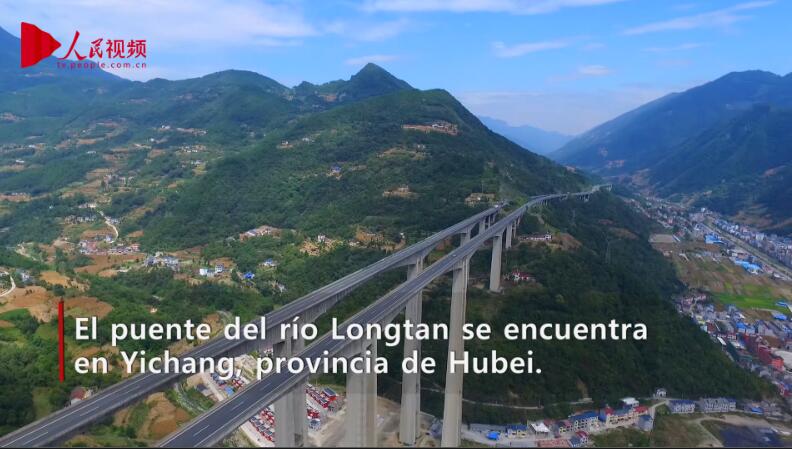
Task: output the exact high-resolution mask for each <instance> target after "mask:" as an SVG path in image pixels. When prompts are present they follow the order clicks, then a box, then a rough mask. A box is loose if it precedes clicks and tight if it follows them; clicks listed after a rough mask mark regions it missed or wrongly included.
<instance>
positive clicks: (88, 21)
mask: <svg viewBox="0 0 792 449" xmlns="http://www.w3.org/2000/svg"><path fill="white" fill-rule="evenodd" d="M20 20H25V21H28V22H32V23H35V24H36V25H38V26H40V27H41V28H42V29H44V30H46V31H49V32H51V33H52V34H53V35H54V36H56V38H58V39H59V40H61V41H62V42H63V41H65V40H67V39H71V37H72V36H73V34H74V31H75V30H79V31H80V34H81V35H83V36H85V37H91V38H94V37H105V38H111V37H112V38H124V39H127V38H137V39H147V40H148V42H149V46H150V47H151V48H152V49H153V48H155V47H171V48H173V47H176V48H178V47H184V48H187V49H189V47H192V46H208V45H218V46H221V45H229V44H238V45H251V44H252V45H260V46H280V45H294V44H295V43H297V42H299V39H300V38H305V37H310V36H315V35H317V34H318V31H317V30H316V28H315V27H314V26H313V25H311V24H310V23H309V22H308V21H307V20H306V19H305V17H304V16H303V14H302V11H300V9H299V8H297V7H296V6H295V5H294V4H291V3H280V2H279V3H272V2H270V3H266V2H261V1H256V0H232V1H223V0H202V1H200V2H196V1H188V0H137V1H135V2H128V1H122V0H101V1H100V0H76V1H72V2H61V1H54V0H30V1H26V2H7V3H3V4H0V25H2V26H3V27H4V28H6V29H10V30H17V29H19V21H20Z"/></svg>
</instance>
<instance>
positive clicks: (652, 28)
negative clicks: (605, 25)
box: [624, 0, 775, 35]
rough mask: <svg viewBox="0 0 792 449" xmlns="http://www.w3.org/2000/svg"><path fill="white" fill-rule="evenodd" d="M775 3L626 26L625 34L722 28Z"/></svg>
mask: <svg viewBox="0 0 792 449" xmlns="http://www.w3.org/2000/svg"><path fill="white" fill-rule="evenodd" d="M773 3H775V0H759V1H752V2H746V3H739V4H737V5H734V6H731V7H728V8H723V9H718V10H715V11H710V12H706V13H702V14H695V15H690V16H683V17H677V18H675V19H671V20H664V21H660V22H652V23H648V24H645V25H641V26H637V27H633V28H628V29H627V30H625V31H624V34H626V35H636V34H646V33H656V32H660V31H680V30H692V29H697V28H724V27H728V26H730V25H733V24H735V23H737V22H740V21H743V20H746V19H748V18H750V16H748V15H745V14H743V12H745V11H749V10H753V9H759V8H764V7H767V6H770V5H772V4H773Z"/></svg>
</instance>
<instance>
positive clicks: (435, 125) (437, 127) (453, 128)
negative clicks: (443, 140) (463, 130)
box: [402, 120, 459, 136]
mask: <svg viewBox="0 0 792 449" xmlns="http://www.w3.org/2000/svg"><path fill="white" fill-rule="evenodd" d="M402 129H407V130H414V131H423V132H425V133H430V132H438V133H443V134H450V135H452V136H456V135H457V134H459V127H458V126H457V125H456V124H454V123H449V122H446V121H444V120H437V121H434V122H432V123H430V124H428V125H409V124H408V125H402Z"/></svg>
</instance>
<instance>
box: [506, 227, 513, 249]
mask: <svg viewBox="0 0 792 449" xmlns="http://www.w3.org/2000/svg"><path fill="white" fill-rule="evenodd" d="M512 228H514V224H513V223H509V224H508V225H507V226H506V249H509V248H511V246H512V232H513V231H512Z"/></svg>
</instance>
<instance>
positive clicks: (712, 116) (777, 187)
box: [553, 71, 792, 232]
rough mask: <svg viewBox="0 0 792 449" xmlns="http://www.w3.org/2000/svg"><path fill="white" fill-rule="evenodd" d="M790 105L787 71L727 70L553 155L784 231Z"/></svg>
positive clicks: (790, 160) (791, 157)
mask: <svg viewBox="0 0 792 449" xmlns="http://www.w3.org/2000/svg"><path fill="white" fill-rule="evenodd" d="M790 112H792V74H789V75H786V76H783V77H782V76H778V75H775V74H772V73H768V72H761V71H751V72H740V73H730V74H728V75H726V76H724V77H722V78H719V79H717V80H715V81H712V82H710V83H707V84H704V85H702V86H699V87H696V88H693V89H690V90H688V91H685V92H682V93H676V94H671V95H668V96H666V97H663V98H661V99H659V100H656V101H653V102H651V103H648V104H646V105H644V106H641V107H640V108H638V109H635V110H633V111H631V112H628V113H627V114H624V115H622V116H620V117H617V118H616V119H614V120H612V121H610V122H608V123H605V124H603V125H601V126H598V127H596V128H594V129H593V130H591V131H588V132H586V133H584V134H583V135H581V136H579V137H578V138H576V139H574V140H573V141H571V142H570V143H568V144H567V145H565V146H564V147H563V148H561V149H560V150H558V151H557V152H555V153H553V157H554V158H556V159H557V160H560V161H562V162H564V163H567V164H572V165H576V166H579V167H582V168H585V169H588V170H591V171H593V172H595V173H597V174H600V175H603V176H620V177H621V176H626V177H627V179H629V180H630V181H631V182H633V183H635V185H637V186H639V187H642V188H649V189H651V190H652V191H655V192H658V193H660V194H663V195H667V196H668V195H674V194H682V195H686V196H691V197H694V198H697V199H699V202H700V204H702V205H706V206H710V207H713V208H715V209H716V210H719V211H722V212H725V213H728V214H737V213H738V212H741V211H742V212H746V213H748V214H749V215H754V216H757V217H759V218H761V219H763V220H765V221H767V222H768V224H767V225H766V226H767V228H768V229H781V230H782V231H784V232H789V229H788V228H784V226H788V224H786V225H784V224H783V223H784V222H786V221H787V220H788V219H789V218H790V217H792V209H791V208H790V206H789V204H792V196H790V189H792V185H791V184H790V182H789V180H790V177H789V172H790V165H791V164H792V150H790V147H789V144H788V142H789V135H790V132H792V125H790V121H789V118H790ZM768 220H769V221H768ZM779 225H781V226H782V228H777V226H779Z"/></svg>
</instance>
